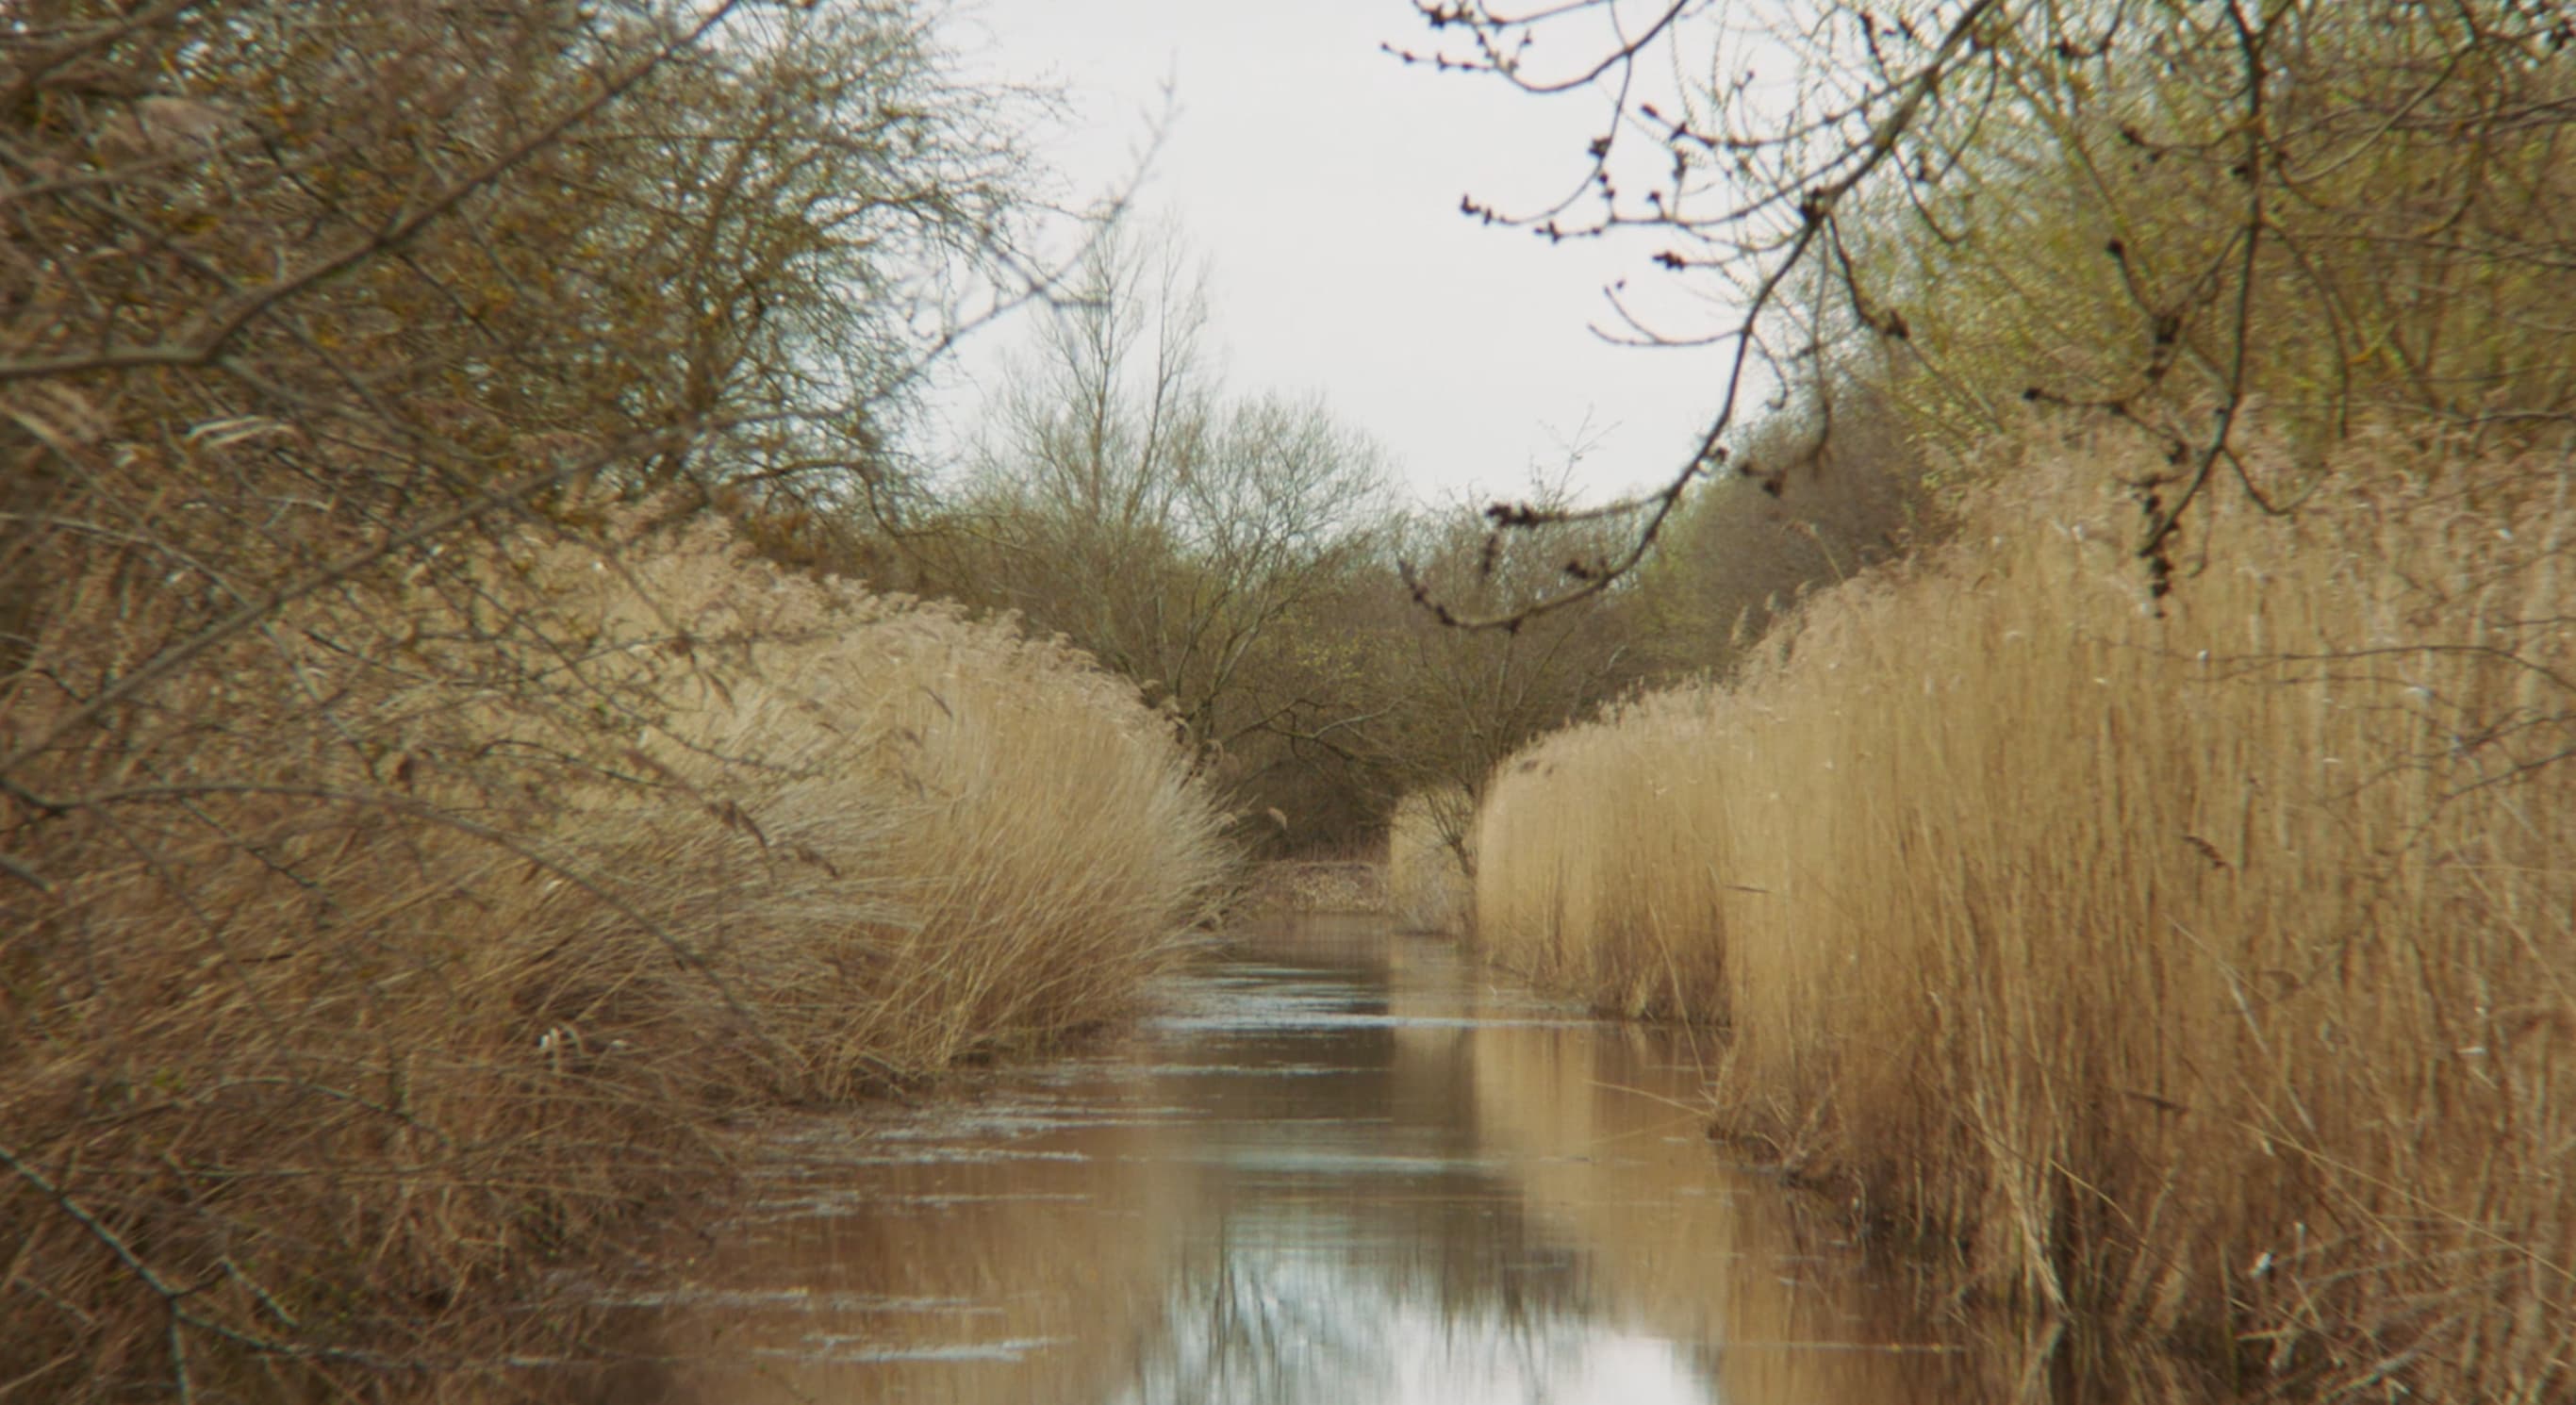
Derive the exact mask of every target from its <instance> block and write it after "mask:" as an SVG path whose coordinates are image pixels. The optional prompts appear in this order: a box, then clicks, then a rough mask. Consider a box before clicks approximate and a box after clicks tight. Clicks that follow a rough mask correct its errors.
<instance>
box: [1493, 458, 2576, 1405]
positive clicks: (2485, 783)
mask: <svg viewBox="0 0 2576 1405" xmlns="http://www.w3.org/2000/svg"><path fill="white" fill-rule="evenodd" d="M2348 453H2349V455H2350V457H2349V458H2348V460H2347V461H2346V462H2344V463H2342V464H2340V465H2337V471H2338V472H2339V473H2341V474H2342V475H2344V477H2343V478H2342V479H2340V480H2339V481H2342V482H2345V483H2355V484H2359V483H2367V484H2368V485H2369V486H2368V489H2367V490H2366V491H2362V492H2358V493H2355V494H2354V495H2353V496H2351V497H2349V498H2347V499H2345V500H2342V501H2338V502H2335V503H2324V502H2314V503H2310V504H2308V505H2307V506H2306V507H2305V508H2304V509H2303V510H2302V511H2301V512H2300V513H2299V514H2298V515H2297V516H2296V517H2295V518H2291V519H2287V520H2281V519H2267V518H2264V517H2263V516H2261V515H2260V514H2258V513H2257V512H2255V511H2254V510H2253V509H2251V508H2250V507H2243V506H2241V505H2239V506H2231V507H2224V508H2220V509H2218V510H2216V511H2213V512H2212V513H2211V515H2210V516H2209V517H2208V518H2206V519H2203V520H2202V521H2201V524H2200V525H2199V526H2198V527H2197V528H2196V530H2197V531H2199V532H2200V533H2201V539H2200V540H2199V541H2198V542H2197V543H2195V551H2194V560H2195V564H2194V566H2193V567H2192V568H2191V570H2190V572H2189V578H2188V579H2187V580H2185V581H2183V582H2182V583H2181V585H2180V588H2179V591H2178V593H2177V594H2176V596H2175V597H2174V598H2173V599H2171V600H2170V601H2168V602H2166V604H2165V607H2164V610H2163V612H2162V613H2161V615H2159V614H2158V613H2156V612H2155V611H2152V610H2150V609H2149V608H2146V604H2145V600H2144V592H2143V590H2142V589H2141V586H2142V582H2141V579H2140V573H2139V570H2138V567H2137V565H2136V563H2135V562H2134V561H2133V560H2131V559H2130V558H2129V556H2128V554H2127V552H2126V551H2125V550H2124V544H2126V543H2127V542H2129V541H2130V540H2132V537H2133V531H2134V522H2135V509H2134V507H2133V506H2131V505H2129V504H2128V503H2126V502H2125V501H2124V500H2123V499H2122V498H2121V497H2119V496H2118V495H2117V494H2116V492H2115V490H2111V489H2107V488H2104V487H2102V486H2101V485H2104V484H2106V483H2109V482H2111V481H2113V480H2114V479H2115V478H2116V477H2120V476H2140V477H2142V476H2144V474H2145V469H2146V467H2148V466H2141V465H2132V464H2129V463H2126V462H2123V461H2120V459H2119V456H2118V455H2117V454H2116V453H2114V452H2109V451H2101V450H2098V449H2097V450H2092V451H2086V450H2084V449H2083V448H2081V447H2080V446H2079V447H2078V448H2076V449H2073V450H2068V451H2062V452H2059V453H2057V454H2056V455H2054V456H2053V457H2052V456H2049V455H2038V456H2036V457H2039V458H2045V459H2047V460H2048V461H2046V462H2028V463H2023V464H2020V465H2017V466H2016V467H2014V468H2013V469H2012V470H2010V471H2009V472H2007V473H2005V474H2004V475H2003V476H2002V482H2003V483H2004V484H2005V486H2004V487H2002V488H2000V489H1998V490H1995V491H1992V492H1990V493H1988V494H1986V495H1985V496H1984V498H1983V500H1982V501H1981V502H1979V503H1978V504H1976V505H1975V507H1974V509H1973V510H1972V513H1971V525H1970V527H1969V529H1968V530H1967V531H1965V532H1963V533H1962V539H1961V541H1960V543H1959V544H1958V545H1956V546H1954V547H1952V548H1950V549H1948V550H1947V551H1946V552H1945V553H1944V554H1942V555H1940V556H1939V557H1937V558H1935V559H1933V560H1931V561H1928V562H1925V563H1920V564H1917V565H1915V566H1913V567H1910V568H1907V569H1905V570H1903V571H1901V572H1898V573H1892V574H1882V575H1878V576H1875V577H1872V578H1869V579H1866V580H1863V581H1859V582H1855V583H1853V584H1851V585H1849V586H1846V587H1844V588H1841V589H1839V590H1836V591H1833V592H1830V593H1828V594H1826V595H1824V596H1823V597H1821V598H1819V599H1817V600H1815V601H1813V602H1811V603H1810V605H1809V606H1808V607H1807V609H1806V610H1805V611H1804V614H1803V617H1802V619H1801V620H1800V621H1799V622H1798V623H1797V625H1796V627H1795V629H1794V631H1792V632H1791V633H1789V634H1788V635H1787V636H1786V637H1785V638H1784V639H1782V640H1781V641H1779V642H1777V643H1775V644H1774V645H1772V646H1771V647H1770V648H1769V649H1768V650H1767V652H1766V655H1765V657H1764V658H1763V659H1762V660H1760V661H1758V662H1757V663H1756V664H1755V665H1754V666H1753V667H1751V668H1750V669H1749V670H1748V671H1747V672H1746V673H1745V674H1744V675H1742V676H1741V677H1740V678H1739V679H1738V680H1737V681H1736V682H1734V683H1733V684H1732V686H1728V687H1725V688H1722V689H1701V690H1694V691H1687V692H1681V693H1675V694H1668V695H1664V696H1660V697H1655V698H1651V699H1648V700H1646V701H1644V702H1641V703H1640V704H1638V705H1636V706H1634V707H1632V708H1630V709H1629V710H1627V711H1626V712H1625V713H1624V714H1622V715H1620V716H1619V717H1617V718H1615V719H1613V720H1610V721H1608V722H1606V723H1604V724H1602V725H1598V726H1593V727H1587V728H1582V729H1578V730H1575V731H1572V732H1569V733H1566V734H1563V735H1560V736H1558V737H1555V738H1552V739H1549V740H1547V741H1545V742H1542V743H1541V744H1539V745H1538V746H1536V747H1534V748H1532V749H1531V750H1530V751H1529V752H1527V753H1525V754H1524V755H1523V756H1521V757H1520V758H1518V759H1517V760H1515V761H1514V762H1512V763H1510V764H1509V765H1507V766H1506V768H1505V769H1504V771H1503V772H1502V774H1501V775H1500V776H1499V777H1498V779H1497V782H1496V784H1495V785H1494V787H1493V790H1492V793H1491V796H1490V799H1489V802H1488V805H1487V807H1486V810H1485V812H1484V814H1483V817H1482V821H1481V827H1480V830H1479V843H1480V846H1481V853H1482V856H1483V863H1482V866H1481V869H1480V873H1479V882H1478V889H1477V907H1478V915H1479V920H1480V924H1481V931H1482V935H1483V939H1484V940H1485V941H1486V942H1487V943H1489V945H1490V947H1491V949H1492V950H1493V951H1494V952H1495V954H1496V955H1497V956H1498V957H1500V958H1501V959H1503V960H1505V961H1507V962H1510V963H1512V964H1516V965H1520V966H1522V967H1525V968H1527V969H1530V970H1533V971H1535V972H1538V973H1539V974H1541V975H1543V976H1546V977H1548V978H1550V979H1552V980H1554V981H1556V982H1558V983H1560V984H1564V985H1568V986H1571V987H1573V988H1576V989H1580V990H1583V991H1585V992H1587V993H1589V994H1590V995H1591V996H1592V997H1593V998H1594V999H1595V1000H1597V1001H1599V1002H1601V1003H1603V1004H1606V1005H1610V1006H1613V1007H1616V1008H1622V1009H1628V1010H1635V1011H1641V1012H1650V1013H1659V1014H1670V1015H1682V1016H1688V1017H1693V1018H1702V1019H1714V1020H1722V1021H1724V1022H1726V1023H1727V1024H1729V1025H1730V1026H1731V1031H1732V1032H1731V1037H1730V1040H1729V1043H1728V1046H1727V1054H1726V1057H1725V1060H1724V1063H1723V1071H1722V1073H1721V1076H1720V1080H1719V1086H1718V1094H1719V1098H1720V1116H1721V1120H1722V1124H1723V1126H1724V1127H1725V1128H1727V1129H1728V1130H1730V1131H1732V1132H1734V1133H1737V1134H1739V1135H1742V1136H1744V1137H1746V1138H1748V1139H1751V1140H1753V1141H1754V1142H1755V1143H1756V1144H1757V1145H1760V1146H1762V1147H1763V1148H1764V1149H1765V1150H1766V1152H1767V1154H1769V1155H1770V1156H1772V1157H1775V1158H1777V1159H1780V1160H1784V1161H1786V1162H1788V1163H1789V1164H1790V1165H1791V1166H1792V1167H1794V1168H1796V1169H1798V1170H1799V1171H1801V1172H1802V1173H1804V1174H1806V1175H1808V1176H1812V1177H1815V1178H1818V1179H1819V1180H1822V1181H1825V1182H1827V1183H1830V1184H1833V1185H1835V1186H1836V1187H1838V1189H1839V1190H1840V1191H1841V1192H1843V1193H1849V1194H1852V1195H1855V1196H1857V1197H1859V1199H1860V1202H1861V1203H1862V1204H1863V1205H1864V1206H1865V1207H1866V1208H1867V1209H1868V1210H1870V1211H1871V1212H1873V1213H1876V1214H1881V1215H1885V1216H1888V1217H1891V1218H1892V1219H1893V1221H1894V1222H1895V1223H1896V1224H1897V1225H1898V1226H1900V1227H1903V1228H1909V1229H1911V1230H1914V1231H1917V1232H1919V1233H1920V1234H1922V1235H1923V1236H1924V1242H1925V1243H1926V1244H1927V1245H1932V1246H1954V1247H1955V1252H1956V1254H1957V1255H1958V1256H1959V1258H1960V1260H1961V1263H1962V1265H1963V1267H1964V1268H1965V1270H1966V1272H1967V1273H1968V1274H1969V1276H1970V1279H1971V1281H1972V1282H1973V1283H1975V1284H1977V1285H1980V1286H1982V1287H1984V1288H1986V1289H1989V1290H1992V1291H1994V1292H1995V1293H1997V1294H1998V1295H2000V1296H2007V1297H2013V1298H2017V1299H2019V1300H2021V1301H2024V1302H2027V1303H2030V1304H2033V1305H2036V1306H2040V1307H2044V1308H2056V1307H2060V1306H2065V1307H2071V1308H2073V1309H2076V1310H2078V1311H2081V1312H2084V1313H2086V1314H2088V1315H2090V1316H2092V1317H2093V1318H2094V1319H2095V1320H2096V1321H2097V1322H2099V1323H2102V1324H2105V1325H2108V1326H2110V1327H2111V1328H2113V1329H2114V1330H2116V1331H2118V1332H2121V1333H2123V1334H2129V1335H2138V1336H2145V1337H2153V1338H2159V1339H2165V1340H2170V1341H2175V1342H2179V1343H2182V1344H2185V1345H2187V1346H2189V1347H2191V1348H2193V1349H2195V1350H2196V1351H2198V1352H2200V1353H2202V1354H2203V1355H2204V1356H2205V1357H2206V1358H2207V1359H2210V1360H2213V1361H2216V1362H2219V1363H2223V1364H2225V1365H2227V1366H2228V1367H2230V1368H2232V1369H2239V1370H2244V1371H2249V1372H2257V1373H2263V1374H2265V1375H2266V1376H2268V1377H2269V1378H2270V1379H2271V1380H2273V1381H2274V1382H2275V1383H2276V1384H2284V1383H2285V1384H2287V1385H2289V1386H2291V1387H2293V1388H2295V1389H2298V1390H2300V1391H2302V1392H2305V1391H2316V1392H2320V1393H2323V1394H2327V1395H2334V1394H2338V1393H2341V1394H2368V1395H2371V1396H2373V1397H2374V1398H2377V1397H2378V1396H2381V1395H2384V1394H2388V1393H2392V1392H2402V1391H2412V1392H2413V1393H2414V1394H2416V1395H2417V1396H2419V1397H2420V1398H2427V1399H2480V1400H2523V1401H2539V1400H2565V1399H2568V1398H2570V1395H2571V1392H2576V1357H2572V1356H2571V1352H2570V1348H2569V1343H2570V1341H2571V1340H2576V1206H2571V1203H2570V1200H2569V1197H2568V1195H2567V1192H2566V1184H2567V1177H2568V1174H2569V1173H2570V1171H2571V1169H2576V1167H2571V1159H2576V1085H2571V1082H2570V1080H2571V1078H2576V759H2571V752H2576V637H2572V636H2571V629H2570V625H2569V621H2570V619H2571V618H2576V600H2571V596H2576V579H2571V570H2570V564H2569V562H2568V559H2567V558H2568V553H2569V551H2570V549H2571V547H2572V546H2576V540H2571V534H2576V500H2571V492H2576V483H2571V478H2570V473H2569V469H2568V467H2567V465H2566V463H2565V461H2564V460H2563V459H2552V460H2535V461H2525V462H2520V463H2485V464H2466V463H2458V462H2450V463H2446V462H2443V461H2442V460H2440V459H2439V458H2438V457H2435V456H2432V455H2430V454H2427V453H2424V452H2423V451H2420V450H2417V449H2413V448H2409V447H2406V446H2402V445H2397V444H2393V443H2389V442H2385V441H2372V442H2367V443H2364V444H2361V445H2357V446H2355V447H2353V448H2352V449H2350V450H2349V451H2348ZM2272 467H2273V466H2272V465H2258V470H2261V471H2268V470H2270V469H2271V468H2272Z"/></svg>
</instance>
